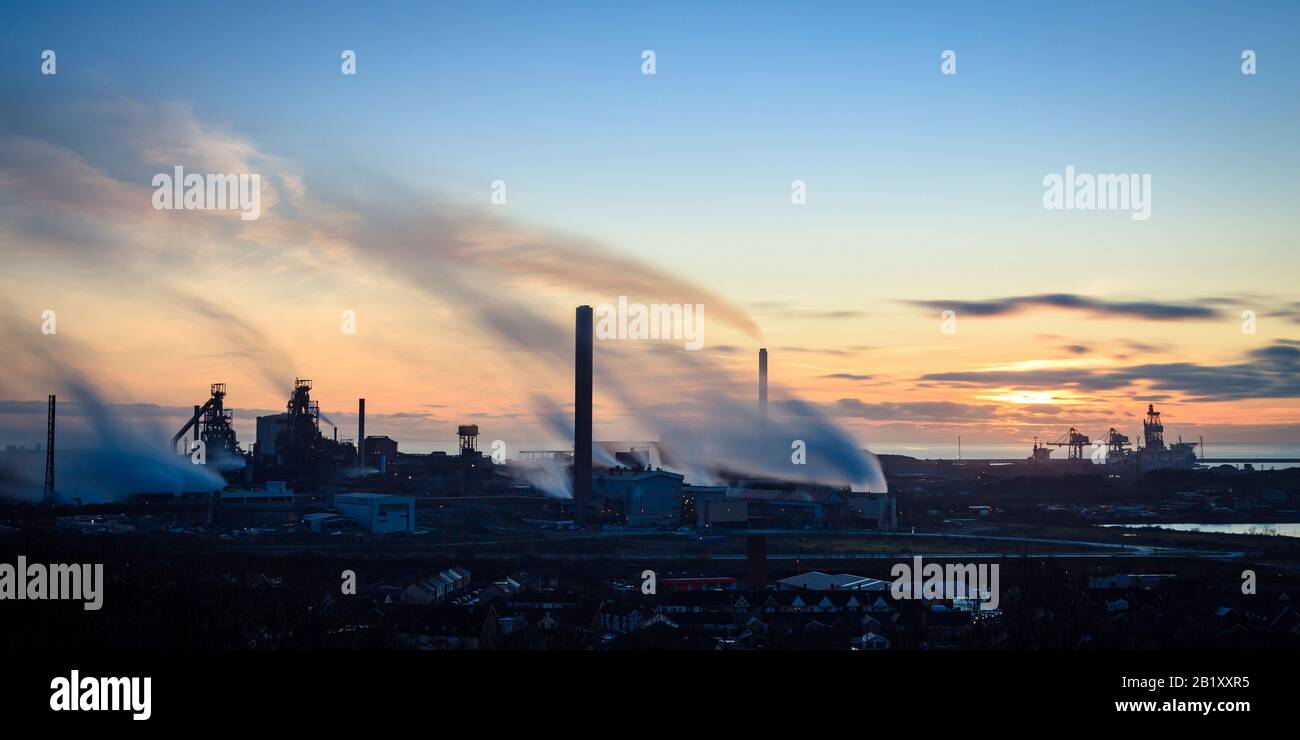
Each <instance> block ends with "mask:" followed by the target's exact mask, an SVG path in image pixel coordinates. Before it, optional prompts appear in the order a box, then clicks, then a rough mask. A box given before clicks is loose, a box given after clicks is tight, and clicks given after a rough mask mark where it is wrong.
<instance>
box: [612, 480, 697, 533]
mask: <svg viewBox="0 0 1300 740" xmlns="http://www.w3.org/2000/svg"><path fill="white" fill-rule="evenodd" d="M684 478H685V477H684V476H682V475H679V474H677V473H672V472H669V471H667V470H644V469H636V468H610V469H608V470H604V471H602V472H600V473H597V474H596V475H593V476H592V479H591V488H592V496H593V497H594V501H595V502H596V504H597V506H598V507H599V509H600V512H601V516H602V518H604V519H606V520H614V521H621V522H626V523H627V524H630V525H633V526H670V525H676V524H677V523H678V522H680V521H681V519H682V481H683V480H684Z"/></svg>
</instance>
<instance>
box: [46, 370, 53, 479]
mask: <svg viewBox="0 0 1300 740" xmlns="http://www.w3.org/2000/svg"><path fill="white" fill-rule="evenodd" d="M45 503H46V504H53V503H54V396H50V413H49V425H48V428H47V429H46V432H45Z"/></svg>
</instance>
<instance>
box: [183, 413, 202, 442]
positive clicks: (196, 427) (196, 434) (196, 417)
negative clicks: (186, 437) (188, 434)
mask: <svg viewBox="0 0 1300 740" xmlns="http://www.w3.org/2000/svg"><path fill="white" fill-rule="evenodd" d="M200 408H201V407H200V406H199V405H198V404H197V403H196V404H194V441H195V442H198V441H199V414H201V413H202V412H201V411H200ZM193 451H194V445H190V448H189V449H188V450H186V452H193Z"/></svg>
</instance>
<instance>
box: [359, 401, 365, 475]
mask: <svg viewBox="0 0 1300 740" xmlns="http://www.w3.org/2000/svg"><path fill="white" fill-rule="evenodd" d="M365 465H366V399H364V398H359V399H357V469H358V470H360V469H361V468H363V467H365Z"/></svg>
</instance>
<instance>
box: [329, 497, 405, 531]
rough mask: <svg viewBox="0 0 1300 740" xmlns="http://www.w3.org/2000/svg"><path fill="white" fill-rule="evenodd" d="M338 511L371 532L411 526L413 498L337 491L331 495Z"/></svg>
mask: <svg viewBox="0 0 1300 740" xmlns="http://www.w3.org/2000/svg"><path fill="white" fill-rule="evenodd" d="M334 508H335V509H337V510H338V512H339V514H341V515H343V516H345V517H347V518H348V519H351V520H352V521H354V522H356V523H357V527H359V528H360V529H361V530H362V531H365V532H370V533H373V534H382V533H387V532H411V531H414V530H415V499H414V498H412V497H410V496H390V495H388V494H383V493H340V494H338V495H336V496H335V497H334Z"/></svg>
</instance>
